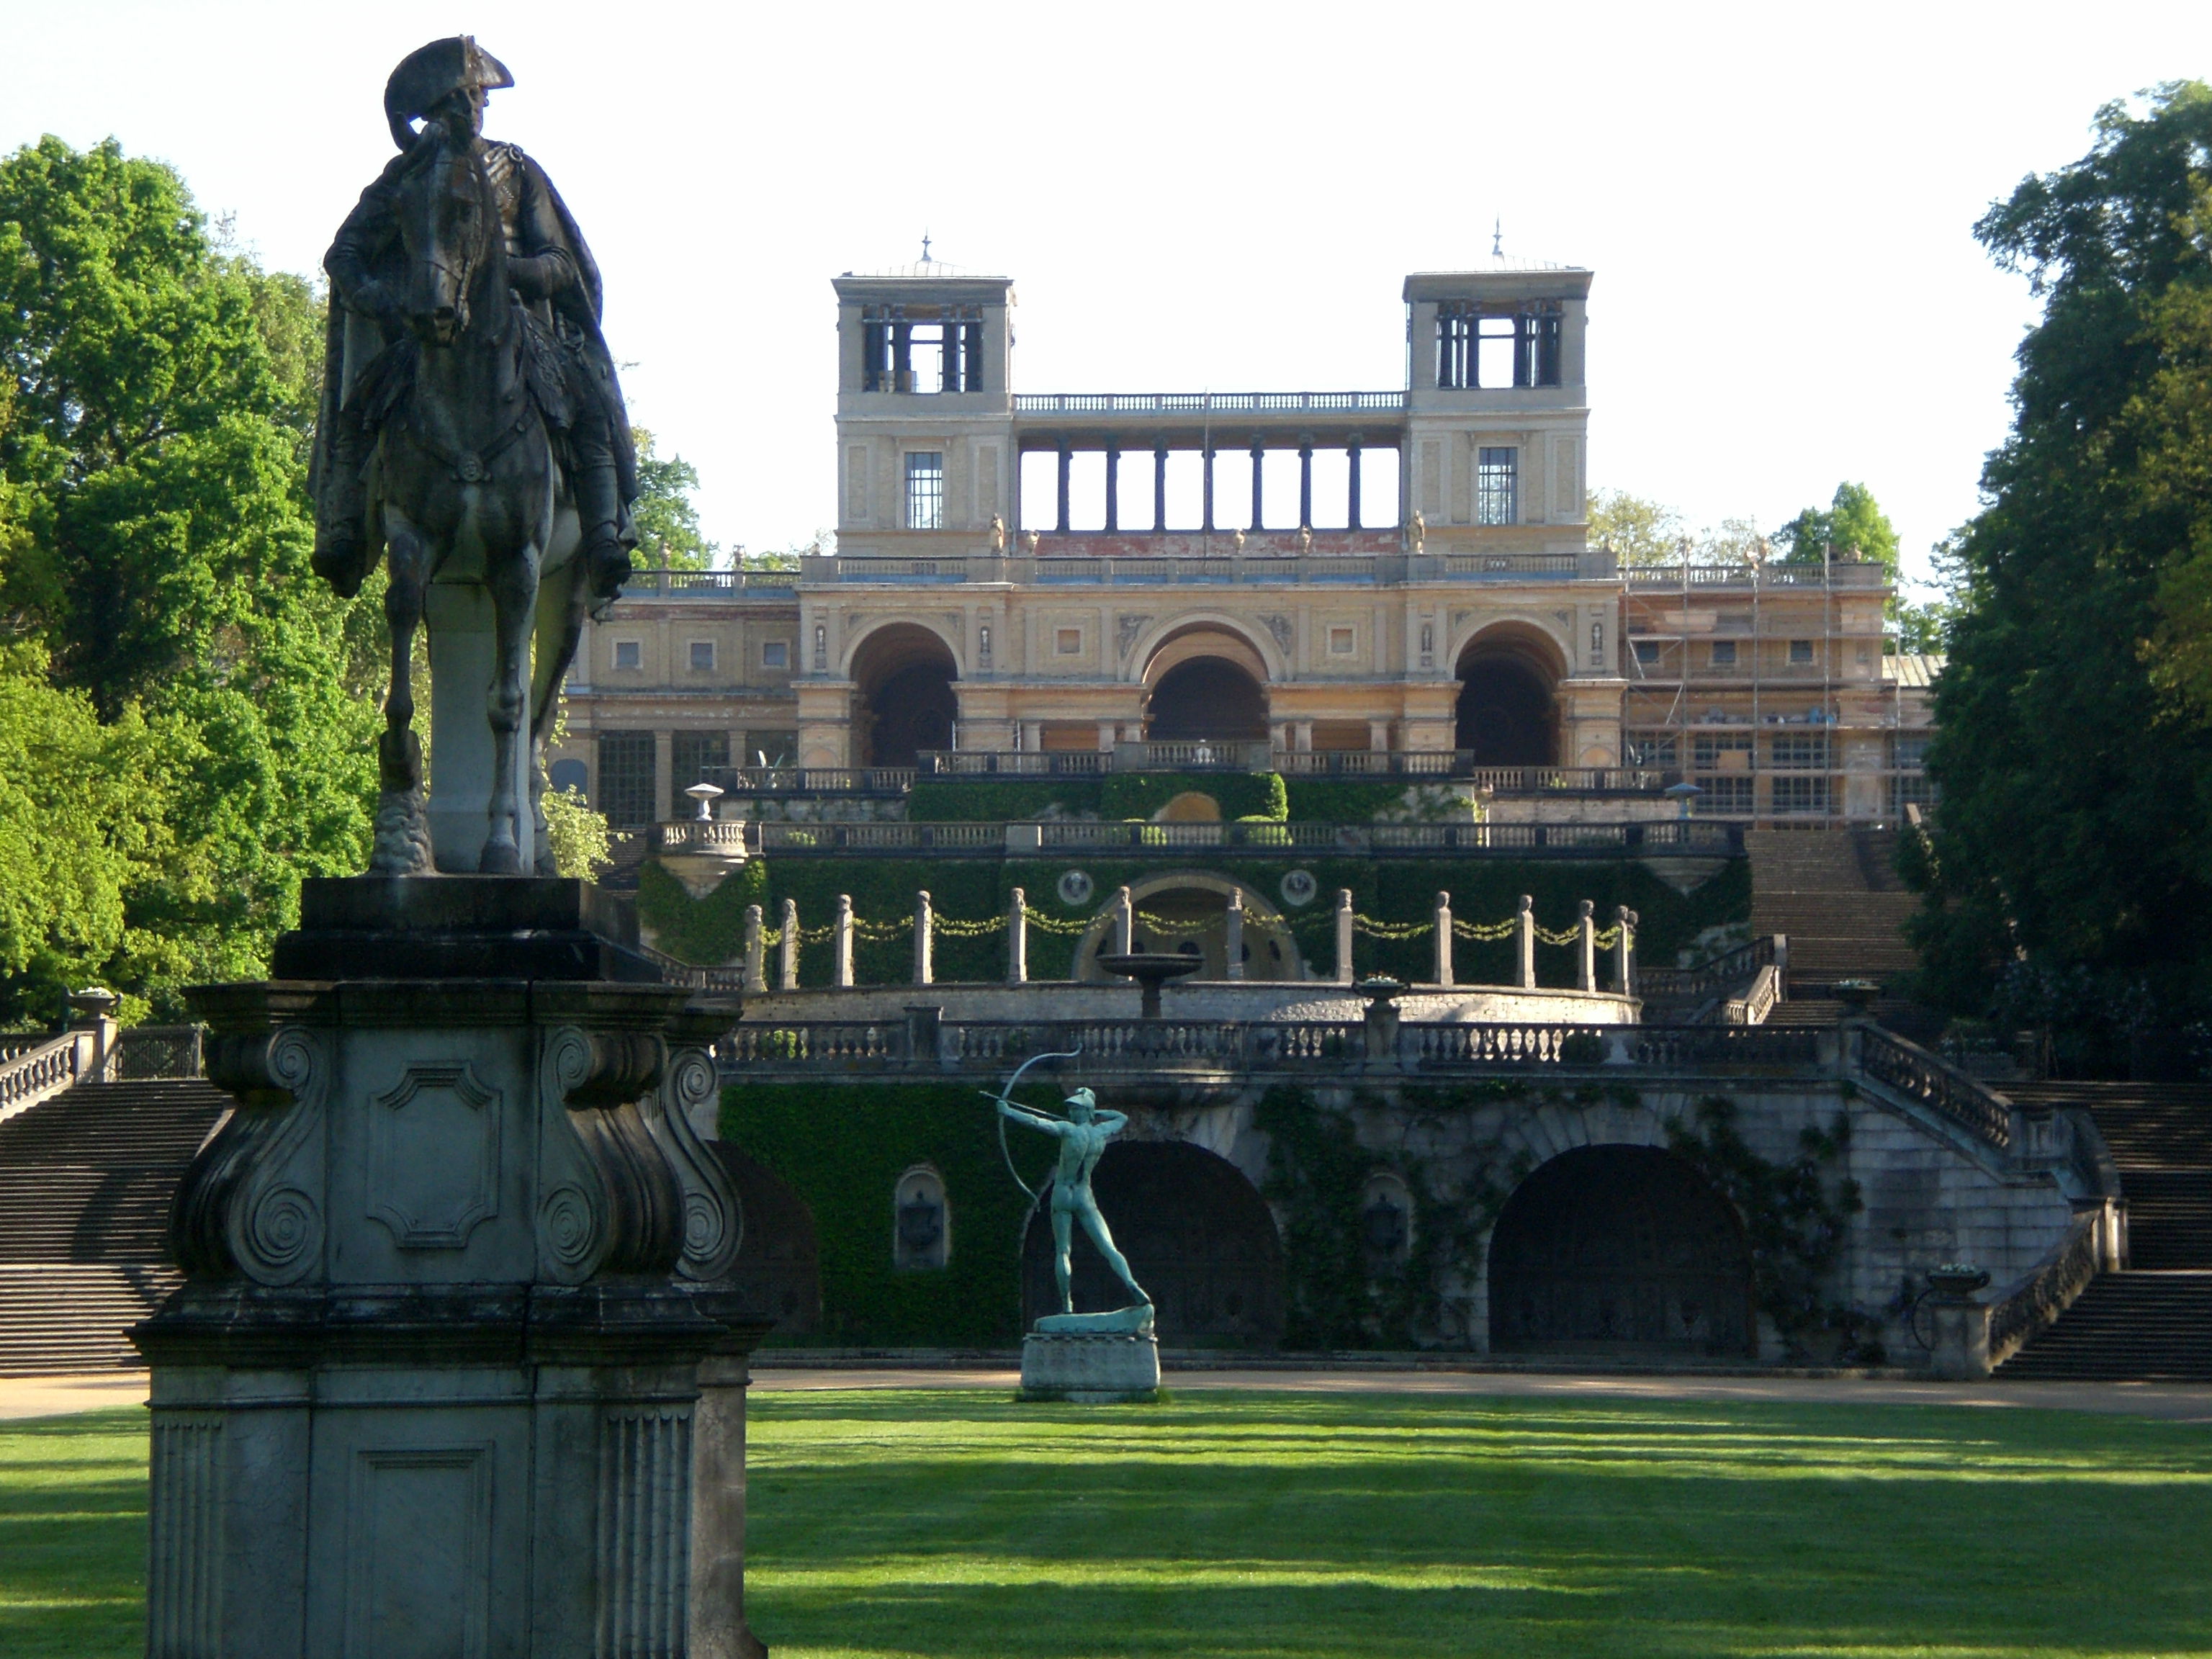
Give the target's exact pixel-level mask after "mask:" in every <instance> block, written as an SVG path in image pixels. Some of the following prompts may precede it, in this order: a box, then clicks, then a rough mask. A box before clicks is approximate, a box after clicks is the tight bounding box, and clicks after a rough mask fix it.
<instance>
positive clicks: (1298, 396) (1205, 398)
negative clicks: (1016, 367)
mask: <svg viewBox="0 0 2212 1659" xmlns="http://www.w3.org/2000/svg"><path fill="white" fill-rule="evenodd" d="M1405 407H1406V394H1405V393H1404V392H1016V393H1015V394H1014V413H1016V414H1017V415H1209V414H1211V415H1256V414H1267V413H1277V412H1280V413H1290V414H1322V415H1331V414H1333V415H1342V414H1354V413H1358V412H1361V411H1369V410H1371V411H1375V412H1378V413H1383V414H1395V413H1397V412H1399V411H1401V410H1403V409H1404V408H1405Z"/></svg>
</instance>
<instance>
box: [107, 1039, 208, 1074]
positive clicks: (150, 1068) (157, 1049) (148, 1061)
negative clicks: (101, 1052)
mask: <svg viewBox="0 0 2212 1659" xmlns="http://www.w3.org/2000/svg"><path fill="white" fill-rule="evenodd" d="M205 1031H206V1028H205V1027H204V1026H199V1025H133V1026H131V1027H129V1028H128V1029H126V1030H125V1031H123V1033H122V1034H121V1035H120V1036H118V1037H117V1038H116V1044H115V1052H116V1063H115V1070H116V1074H117V1075H118V1077H122V1078H126V1079H132V1080H134V1081H136V1080H140V1079H152V1078H187V1077H198V1076H200V1075H201V1074H202V1066H201V1048H202V1046H203V1045H202V1039H203V1037H204V1035H205Z"/></svg>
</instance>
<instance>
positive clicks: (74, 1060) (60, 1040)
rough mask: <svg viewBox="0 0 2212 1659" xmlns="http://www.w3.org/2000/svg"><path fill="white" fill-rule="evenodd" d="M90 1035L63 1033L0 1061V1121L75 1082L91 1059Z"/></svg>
mask: <svg viewBox="0 0 2212 1659" xmlns="http://www.w3.org/2000/svg"><path fill="white" fill-rule="evenodd" d="M92 1046H93V1034H92V1033H91V1032H88V1031H64V1033H63V1034H62V1035H61V1036H58V1037H53V1038H51V1039H49V1040H47V1041H46V1042H41V1043H40V1045H39V1046H38V1047H37V1048H27V1049H25V1050H23V1051H22V1052H21V1053H19V1054H15V1055H14V1056H13V1057H11V1058H10V1059H9V1060H5V1061H0V1120H4V1119H7V1118H10V1117H13V1116H15V1114H16V1113H18V1112H26V1111H28V1110H29V1109H31V1108H32V1107H33V1106H35V1105H37V1104H38V1103H40V1101H42V1100H46V1099H50V1098H52V1097H53V1096H55V1095H58V1094H59V1093H61V1091H63V1090H64V1089H66V1088H68V1087H69V1086H70V1085H71V1084H74V1083H75V1082H76V1080H77V1079H78V1077H79V1076H80V1075H81V1074H82V1072H83V1070H84V1069H85V1067H86V1066H88V1063H89V1062H90V1060H91V1059H92V1054H91V1052H90V1051H91V1048H92Z"/></svg>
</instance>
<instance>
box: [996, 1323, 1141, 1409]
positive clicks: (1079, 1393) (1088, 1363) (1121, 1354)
mask: <svg viewBox="0 0 2212 1659" xmlns="http://www.w3.org/2000/svg"><path fill="white" fill-rule="evenodd" d="M1159 1392H1160V1346H1159V1343H1158V1340H1155V1339H1154V1337H1153V1335H1152V1333H1151V1332H1150V1331H1149V1330H1147V1331H1145V1332H1142V1333H1139V1332H1134V1331H1098V1330H1091V1331H1032V1332H1030V1334H1029V1335H1027V1336H1026V1337H1024V1338H1023V1339H1022V1398H1023V1399H1024V1400H1073V1401H1079V1402H1080V1403H1082V1404H1085V1405H1109V1404H1113V1403H1115V1402H1116V1401H1132V1400H1155V1399H1158V1397H1159Z"/></svg>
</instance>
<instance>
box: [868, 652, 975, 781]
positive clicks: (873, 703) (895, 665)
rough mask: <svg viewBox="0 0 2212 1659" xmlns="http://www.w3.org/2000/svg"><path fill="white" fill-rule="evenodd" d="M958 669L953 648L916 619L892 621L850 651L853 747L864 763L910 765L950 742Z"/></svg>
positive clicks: (956, 713) (949, 745)
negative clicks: (851, 660) (851, 657)
mask: <svg viewBox="0 0 2212 1659" xmlns="http://www.w3.org/2000/svg"><path fill="white" fill-rule="evenodd" d="M959 675H960V670H959V666H958V665H957V664H956V663H955V662H954V661H953V659H952V651H951V647H949V646H947V645H946V644H945V641H943V640H942V639H940V638H939V636H938V635H936V634H934V633H933V632H931V631H930V630H929V629H927V628H923V627H921V626H919V625H918V624H916V623H890V624H888V625H887V626H885V627H882V628H878V629H875V630H874V631H873V632H872V633H871V634H869V635H868V636H867V637H866V639H864V640H862V641H860V645H859V647H857V648H856V649H855V650H854V653H853V666H852V678H853V681H854V690H853V750H854V756H855V757H856V760H857V762H858V763H859V764H860V765H862V766H912V765H914V764H915V757H916V756H917V755H918V754H920V753H921V750H925V749H950V748H951V747H952V731H953V721H954V720H955V719H956V718H957V716H958V714H959V708H960V705H959V700H958V697H957V695H956V694H955V692H954V690H953V683H954V682H955V681H956V680H957V679H958V678H959Z"/></svg>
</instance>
